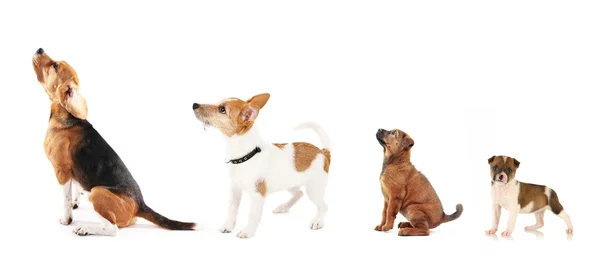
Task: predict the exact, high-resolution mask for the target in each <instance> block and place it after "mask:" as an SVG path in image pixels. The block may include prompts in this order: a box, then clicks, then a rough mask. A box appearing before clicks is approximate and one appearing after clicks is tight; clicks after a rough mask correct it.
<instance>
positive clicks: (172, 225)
mask: <svg viewBox="0 0 600 263" xmlns="http://www.w3.org/2000/svg"><path fill="white" fill-rule="evenodd" d="M137 216H139V217H141V218H143V219H146V220H148V221H150V222H152V223H154V224H156V225H158V226H160V227H162V228H165V229H169V230H194V228H195V227H196V223H188V222H179V221H175V220H171V219H168V218H166V217H164V216H163V215H161V214H159V213H157V212H154V210H152V208H150V207H148V206H146V205H142V206H140V210H139V211H138V213H137Z"/></svg>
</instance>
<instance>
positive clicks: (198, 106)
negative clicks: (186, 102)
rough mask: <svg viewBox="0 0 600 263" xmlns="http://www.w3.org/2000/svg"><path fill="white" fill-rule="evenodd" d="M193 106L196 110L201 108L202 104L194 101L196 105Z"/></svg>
mask: <svg viewBox="0 0 600 263" xmlns="http://www.w3.org/2000/svg"><path fill="white" fill-rule="evenodd" d="M192 108H194V110H195V109H197V108H200V104H198V103H194V105H193V106H192Z"/></svg>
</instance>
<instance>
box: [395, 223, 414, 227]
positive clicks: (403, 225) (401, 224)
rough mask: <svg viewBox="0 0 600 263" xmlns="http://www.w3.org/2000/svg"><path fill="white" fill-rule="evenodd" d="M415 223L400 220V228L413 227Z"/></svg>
mask: <svg viewBox="0 0 600 263" xmlns="http://www.w3.org/2000/svg"><path fill="white" fill-rule="evenodd" d="M412 227H413V225H411V224H410V223H409V222H400V224H398V228H412Z"/></svg>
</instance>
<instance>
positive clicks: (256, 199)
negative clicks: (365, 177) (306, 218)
mask: <svg viewBox="0 0 600 263" xmlns="http://www.w3.org/2000/svg"><path fill="white" fill-rule="evenodd" d="M269 97H270V95H269V94H268V93H263V94H259V95H256V96H254V97H252V98H251V99H249V100H246V101H244V100H241V99H238V98H228V99H224V100H222V101H220V102H219V103H217V104H212V105H209V104H198V103H194V104H193V111H194V114H195V115H196V118H198V120H200V121H201V122H202V123H203V124H204V127H205V129H206V127H213V128H216V129H218V130H219V131H221V133H222V134H223V136H224V138H225V141H226V144H227V157H228V161H227V163H228V164H227V165H228V169H229V172H228V173H229V178H230V179H231V192H230V200H229V209H228V214H227V218H226V220H225V223H224V224H223V226H222V227H221V228H220V229H219V231H220V232H222V233H230V232H231V231H232V230H233V228H234V227H235V223H236V218H237V214H238V208H239V204H240V201H241V198H242V191H245V192H246V193H247V194H248V195H249V197H250V203H251V204H250V213H249V217H248V224H247V225H246V226H245V227H244V228H243V229H242V230H241V231H240V232H239V233H238V234H237V237H239V238H250V237H253V236H254V235H255V232H256V229H257V228H258V225H259V223H260V220H261V217H262V212H263V206H264V202H265V197H266V196H267V195H268V194H270V193H274V192H279V191H283V190H287V191H289V192H290V193H291V194H292V197H291V198H290V199H289V200H288V201H287V202H285V203H283V204H281V205H280V206H278V207H277V208H276V209H275V210H273V212H274V213H286V212H287V211H288V210H289V209H290V208H291V207H292V206H293V205H294V204H295V203H296V202H297V201H298V200H299V199H300V198H301V197H302V196H303V193H302V191H301V190H300V187H302V186H305V187H306V194H307V195H308V198H309V199H310V201H312V202H313V203H314V205H315V206H316V207H317V213H316V216H315V217H314V218H313V219H312V221H311V222H310V228H311V229H315V230H316V229H321V228H323V226H324V218H325V214H326V213H327V204H326V203H325V201H324V199H323V197H324V194H325V188H326V187H327V182H328V173H329V164H330V160H331V146H330V141H329V137H328V136H327V134H326V133H325V131H324V130H323V129H322V128H321V127H320V126H318V125H317V124H315V123H312V122H308V123H304V124H302V125H300V126H298V127H296V129H303V128H312V129H313V130H314V131H315V132H316V133H317V134H318V135H319V137H320V140H321V145H322V147H323V148H318V147H316V146H314V145H312V144H310V143H306V142H294V143H289V144H287V143H270V142H268V141H266V140H265V139H263V138H262V137H261V135H260V134H259V131H258V128H257V127H256V126H255V125H254V121H255V120H256V117H257V116H258V114H259V112H260V110H261V109H262V108H263V107H264V106H265V104H266V103H267V101H268V100H269Z"/></svg>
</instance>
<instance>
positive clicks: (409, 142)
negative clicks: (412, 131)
mask: <svg viewBox="0 0 600 263" xmlns="http://www.w3.org/2000/svg"><path fill="white" fill-rule="evenodd" d="M401 144H402V148H405V149H408V148H412V147H413V145H415V141H414V140H413V139H412V138H410V136H408V135H406V137H404V139H402V143H401Z"/></svg>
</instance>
